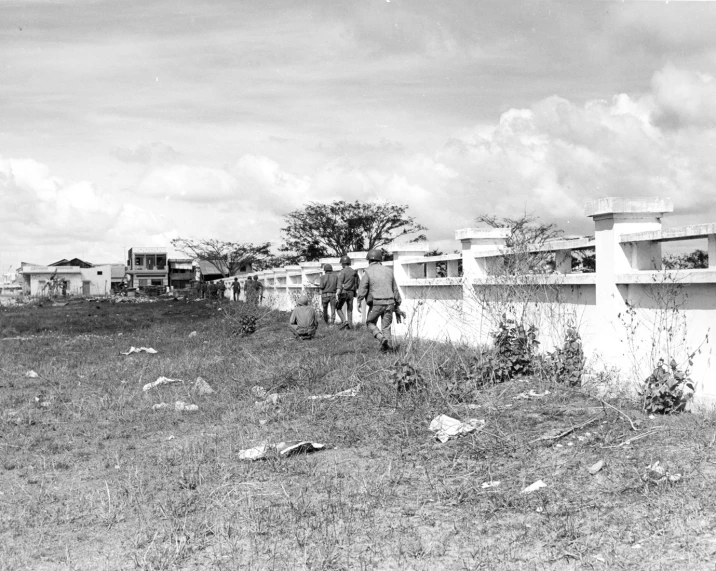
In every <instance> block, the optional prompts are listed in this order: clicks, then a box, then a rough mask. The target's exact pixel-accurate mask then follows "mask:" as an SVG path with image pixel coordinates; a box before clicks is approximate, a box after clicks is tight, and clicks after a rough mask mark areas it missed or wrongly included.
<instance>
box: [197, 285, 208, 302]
mask: <svg viewBox="0 0 716 571" xmlns="http://www.w3.org/2000/svg"><path fill="white" fill-rule="evenodd" d="M199 289H200V290H201V299H204V298H206V292H207V286H206V282H205V281H202V282H201V283H200V284H199Z"/></svg>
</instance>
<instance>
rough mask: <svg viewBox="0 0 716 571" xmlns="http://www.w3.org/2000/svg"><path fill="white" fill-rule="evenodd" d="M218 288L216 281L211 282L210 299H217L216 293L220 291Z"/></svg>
mask: <svg viewBox="0 0 716 571" xmlns="http://www.w3.org/2000/svg"><path fill="white" fill-rule="evenodd" d="M218 291H219V290H218V288H217V287H216V283H214V282H211V283H210V284H209V299H216V293H217V292H218Z"/></svg>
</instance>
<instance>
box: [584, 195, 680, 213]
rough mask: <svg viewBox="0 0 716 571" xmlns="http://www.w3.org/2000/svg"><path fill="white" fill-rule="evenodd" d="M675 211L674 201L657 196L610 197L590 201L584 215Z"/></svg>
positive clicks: (585, 207)
mask: <svg viewBox="0 0 716 571" xmlns="http://www.w3.org/2000/svg"><path fill="white" fill-rule="evenodd" d="M673 211H674V202H673V200H671V199H670V198H659V197H656V196H651V197H643V198H621V197H617V196H609V197H605V198H598V199H596V200H590V201H589V202H587V203H586V204H585V205H584V213H585V215H587V216H602V215H605V214H664V213H666V212H673Z"/></svg>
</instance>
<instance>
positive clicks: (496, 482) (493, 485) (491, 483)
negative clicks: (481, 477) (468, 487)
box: [482, 480, 500, 490]
mask: <svg viewBox="0 0 716 571" xmlns="http://www.w3.org/2000/svg"><path fill="white" fill-rule="evenodd" d="M499 485H500V480H490V481H489V482H484V483H483V484H482V489H483V490H485V489H487V488H496V487H497V486H499Z"/></svg>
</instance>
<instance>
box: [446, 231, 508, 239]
mask: <svg viewBox="0 0 716 571" xmlns="http://www.w3.org/2000/svg"><path fill="white" fill-rule="evenodd" d="M510 232H511V230H510V229H509V228H461V229H460V230H455V240H496V239H497V240H499V239H506V238H509V237H510Z"/></svg>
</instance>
